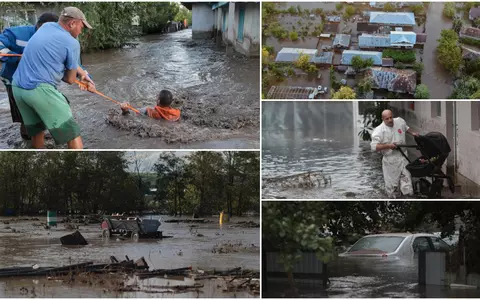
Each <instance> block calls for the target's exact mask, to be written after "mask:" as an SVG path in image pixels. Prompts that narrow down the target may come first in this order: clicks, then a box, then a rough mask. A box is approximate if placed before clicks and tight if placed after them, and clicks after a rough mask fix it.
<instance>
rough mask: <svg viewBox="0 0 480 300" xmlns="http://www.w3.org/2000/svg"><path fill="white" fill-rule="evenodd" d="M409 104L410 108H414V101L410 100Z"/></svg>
mask: <svg viewBox="0 0 480 300" xmlns="http://www.w3.org/2000/svg"><path fill="white" fill-rule="evenodd" d="M409 106H410V109H411V110H415V102H413V101H410V103H409Z"/></svg>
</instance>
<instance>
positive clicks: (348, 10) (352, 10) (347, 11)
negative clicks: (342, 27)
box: [344, 5, 355, 19]
mask: <svg viewBox="0 0 480 300" xmlns="http://www.w3.org/2000/svg"><path fill="white" fill-rule="evenodd" d="M353 15H355V8H354V7H353V6H351V5H348V6H347V8H346V9H345V14H344V17H345V18H346V19H350V18H351V17H353Z"/></svg>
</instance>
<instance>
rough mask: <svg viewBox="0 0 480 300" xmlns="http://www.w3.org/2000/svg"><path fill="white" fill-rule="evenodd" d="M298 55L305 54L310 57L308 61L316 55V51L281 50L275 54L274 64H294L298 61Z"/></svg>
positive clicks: (300, 49) (299, 49)
mask: <svg viewBox="0 0 480 300" xmlns="http://www.w3.org/2000/svg"><path fill="white" fill-rule="evenodd" d="M300 54H306V55H308V56H310V61H312V59H313V57H314V56H315V55H316V54H317V49H303V48H282V50H280V52H278V53H277V57H276V58H275V61H276V62H294V61H296V60H297V59H298V57H299V56H300Z"/></svg>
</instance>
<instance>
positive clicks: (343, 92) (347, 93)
mask: <svg viewBox="0 0 480 300" xmlns="http://www.w3.org/2000/svg"><path fill="white" fill-rule="evenodd" d="M332 99H357V95H356V94H355V91H354V90H353V89H352V88H351V87H349V86H342V87H341V88H340V89H339V90H338V91H336V92H334V93H333V94H332Z"/></svg>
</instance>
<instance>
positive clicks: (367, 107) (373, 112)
mask: <svg viewBox="0 0 480 300" xmlns="http://www.w3.org/2000/svg"><path fill="white" fill-rule="evenodd" d="M385 109H391V107H390V102H389V101H366V102H364V109H363V111H362V114H363V127H364V128H363V130H362V131H360V132H359V133H358V135H359V136H361V137H362V139H363V140H364V141H371V139H372V137H371V135H370V132H372V131H373V129H375V127H377V126H378V125H380V124H382V122H383V120H382V112H383V111H384V110H385Z"/></svg>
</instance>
